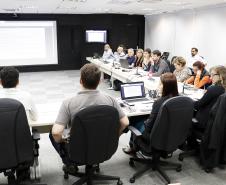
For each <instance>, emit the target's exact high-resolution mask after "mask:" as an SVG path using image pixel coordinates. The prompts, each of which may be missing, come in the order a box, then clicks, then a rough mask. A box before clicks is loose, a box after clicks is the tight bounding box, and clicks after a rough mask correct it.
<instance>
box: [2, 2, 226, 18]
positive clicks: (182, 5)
mask: <svg viewBox="0 0 226 185" xmlns="http://www.w3.org/2000/svg"><path fill="white" fill-rule="evenodd" d="M225 3H226V0H0V13H63V14H91V13H123V14H141V15H152V14H159V13H165V12H175V11H180V10H186V9H196V8H202V7H208V6H211V7H212V6H213V7H214V6H223V5H225Z"/></svg>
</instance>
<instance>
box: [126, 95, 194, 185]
mask: <svg viewBox="0 0 226 185" xmlns="http://www.w3.org/2000/svg"><path fill="white" fill-rule="evenodd" d="M193 106H194V103H193V100H191V99H190V98H188V97H182V96H179V97H173V98H170V99H168V100H166V101H165V102H164V103H163V104H162V106H161V108H160V111H159V113H158V115H157V118H156V121H155V123H154V126H153V129H152V131H151V134H150V144H149V145H147V144H146V142H144V141H143V140H142V138H138V140H137V142H136V140H135V143H137V144H138V146H137V147H138V148H139V150H140V152H141V153H142V154H144V155H145V156H149V157H151V159H145V158H138V157H134V158H130V162H129V164H130V166H132V167H133V166H134V161H136V162H140V163H143V164H145V168H143V169H141V170H139V171H138V172H136V173H135V174H134V175H133V176H132V177H131V178H130V182H131V183H134V182H135V179H136V178H137V177H139V176H141V175H142V174H143V173H144V172H146V171H148V170H149V169H153V170H157V171H158V172H159V173H160V174H161V176H162V177H163V178H164V179H165V180H166V181H167V183H170V179H169V177H168V176H167V175H166V173H165V172H164V171H163V170H162V169H161V167H164V166H165V167H168V168H167V169H175V170H176V171H178V172H179V171H181V164H178V163H172V162H167V161H162V160H160V158H161V157H162V158H169V157H171V156H172V154H173V152H174V151H175V150H177V148H178V146H179V145H181V144H182V143H183V142H184V141H185V139H186V138H187V135H188V133H189V129H190V127H191V119H192V115H193ZM129 129H130V130H131V131H132V132H133V133H134V134H135V135H137V136H138V137H139V136H141V133H138V132H137V131H138V130H135V128H131V127H130V128H129ZM138 141H139V142H138ZM169 167H170V168H169Z"/></svg>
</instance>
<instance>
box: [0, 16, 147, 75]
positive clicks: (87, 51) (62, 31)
mask: <svg viewBox="0 0 226 185" xmlns="http://www.w3.org/2000/svg"><path fill="white" fill-rule="evenodd" d="M0 20H56V21H57V44H58V65H44V66H24V67H19V69H20V70H22V71H46V70H67V69H79V68H80V67H81V66H82V65H83V64H84V63H85V57H86V56H93V53H95V52H96V53H99V54H101V55H102V53H103V46H104V44H100V43H86V42H85V30H86V29H103V30H105V29H106V30H107V31H108V43H109V44H110V45H111V46H112V49H113V50H116V48H117V46H118V45H119V44H124V45H125V46H126V47H127V48H128V47H132V48H136V47H137V46H139V47H141V48H143V46H144V16H141V15H124V14H123V15H119V14H87V15H80V14H71V15H65V14H17V17H15V16H14V15H12V14H0Z"/></svg>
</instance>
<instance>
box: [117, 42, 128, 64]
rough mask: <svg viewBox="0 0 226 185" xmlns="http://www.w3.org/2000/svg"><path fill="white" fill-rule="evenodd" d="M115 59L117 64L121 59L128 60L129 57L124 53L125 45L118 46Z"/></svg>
mask: <svg viewBox="0 0 226 185" xmlns="http://www.w3.org/2000/svg"><path fill="white" fill-rule="evenodd" d="M114 57H115V60H116V61H117V62H119V60H120V59H126V58H127V55H126V54H125V52H124V46H123V45H119V46H118V48H117V51H116V52H114Z"/></svg>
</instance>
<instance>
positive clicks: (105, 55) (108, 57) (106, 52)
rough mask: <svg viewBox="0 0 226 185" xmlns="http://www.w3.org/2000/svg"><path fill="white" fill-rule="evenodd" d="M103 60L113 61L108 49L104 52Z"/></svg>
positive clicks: (112, 55)
mask: <svg viewBox="0 0 226 185" xmlns="http://www.w3.org/2000/svg"><path fill="white" fill-rule="evenodd" d="M102 58H103V60H105V61H108V60H113V59H114V54H113V52H112V50H111V49H108V50H107V51H104V53H103V56H102Z"/></svg>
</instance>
